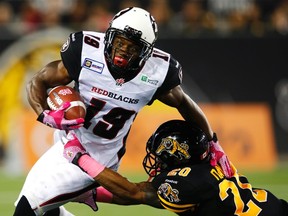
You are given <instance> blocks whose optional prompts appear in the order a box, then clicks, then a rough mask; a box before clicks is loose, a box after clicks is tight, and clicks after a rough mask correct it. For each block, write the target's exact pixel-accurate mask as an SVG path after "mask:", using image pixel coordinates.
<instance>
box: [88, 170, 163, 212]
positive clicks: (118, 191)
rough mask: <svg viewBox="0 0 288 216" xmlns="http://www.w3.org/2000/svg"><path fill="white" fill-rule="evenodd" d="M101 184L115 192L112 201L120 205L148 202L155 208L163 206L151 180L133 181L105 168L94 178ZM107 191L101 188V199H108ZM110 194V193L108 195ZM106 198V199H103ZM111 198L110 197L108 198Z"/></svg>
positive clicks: (147, 203)
mask: <svg viewBox="0 0 288 216" xmlns="http://www.w3.org/2000/svg"><path fill="white" fill-rule="evenodd" d="M94 179H95V180H96V181H97V182H98V183H99V184H100V185H102V186H103V187H104V188H105V189H107V190H109V191H110V192H111V193H113V197H112V200H110V201H108V202H110V203H114V204H118V205H137V204H146V205H150V206H153V207H155V208H162V206H161V204H160V202H159V199H158V197H157V193H156V191H155V189H154V188H153V186H152V184H151V183H150V182H140V183H132V182H130V181H128V180H127V179H126V178H124V177H123V176H121V175H120V174H118V173H116V172H114V171H112V170H110V169H107V168H105V169H104V170H103V171H102V172H101V173H99V174H98V176H96V177H95V178H94ZM99 195H100V194H99ZM103 195H104V196H105V195H106V193H105V191H104V193H103V189H101V195H100V196H102V197H101V200H99V197H98V194H97V197H98V201H102V202H103V200H106V201H104V202H107V197H103ZM108 196H109V195H108ZM103 198H104V199H103ZM108 200H109V199H108Z"/></svg>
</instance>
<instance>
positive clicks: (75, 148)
mask: <svg viewBox="0 0 288 216" xmlns="http://www.w3.org/2000/svg"><path fill="white" fill-rule="evenodd" d="M67 139H68V142H67V143H66V144H65V145H64V151H63V156H64V158H66V159H67V160H68V161H69V163H71V162H72V163H73V160H74V159H75V157H76V155H77V156H80V155H82V154H84V153H85V152H86V150H85V149H84V147H83V146H82V145H81V143H80V141H79V140H78V138H77V137H76V135H75V133H74V132H73V131H69V133H68V135H67ZM74 164H75V163H74ZM75 165H76V164H75Z"/></svg>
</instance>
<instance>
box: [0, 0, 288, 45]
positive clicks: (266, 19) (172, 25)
mask: <svg viewBox="0 0 288 216" xmlns="http://www.w3.org/2000/svg"><path fill="white" fill-rule="evenodd" d="M130 6H139V7H143V8H145V9H147V10H148V11H150V12H151V13H152V15H153V16H154V17H155V19H156V21H157V23H158V26H159V38H167V37H169V38H173V37H189V38H198V37H266V36H271V37H274V36H275V37H285V36H287V35H288V0H49V1H47V0H1V1H0V39H7V38H9V39H11V38H14V37H15V38H17V37H19V36H22V35H25V34H28V33H31V32H34V31H38V30H41V29H45V28H51V27H54V26H63V27H67V28H71V29H72V30H75V31H77V30H95V31H105V30H106V28H107V26H108V23H109V20H111V18H112V17H113V15H114V14H115V13H116V12H118V11H119V10H120V9H123V8H126V7H130Z"/></svg>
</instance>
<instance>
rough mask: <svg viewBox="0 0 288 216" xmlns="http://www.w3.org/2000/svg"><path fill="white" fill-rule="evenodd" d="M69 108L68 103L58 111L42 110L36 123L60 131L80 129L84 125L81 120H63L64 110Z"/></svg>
mask: <svg viewBox="0 0 288 216" xmlns="http://www.w3.org/2000/svg"><path fill="white" fill-rule="evenodd" d="M69 106H70V102H65V103H64V104H63V105H62V106H61V107H60V108H59V109H58V110H44V111H43V112H42V113H41V114H40V115H39V116H38V118H37V121H40V122H42V123H43V124H45V125H48V126H49V127H52V128H56V129H60V130H71V129H77V128H79V127H82V126H83V123H84V119H83V118H78V119H73V120H67V119H65V118H64V114H65V110H66V109H67V108H68V107H69Z"/></svg>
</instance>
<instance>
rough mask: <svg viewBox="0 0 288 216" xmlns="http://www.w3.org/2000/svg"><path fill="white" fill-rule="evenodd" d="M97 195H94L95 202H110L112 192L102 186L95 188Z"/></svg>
mask: <svg viewBox="0 0 288 216" xmlns="http://www.w3.org/2000/svg"><path fill="white" fill-rule="evenodd" d="M96 190H97V193H96V194H97V195H96V201H97V202H104V203H111V202H112V197H113V194H112V193H111V192H110V191H108V190H106V189H105V188H104V187H98V188H96Z"/></svg>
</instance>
